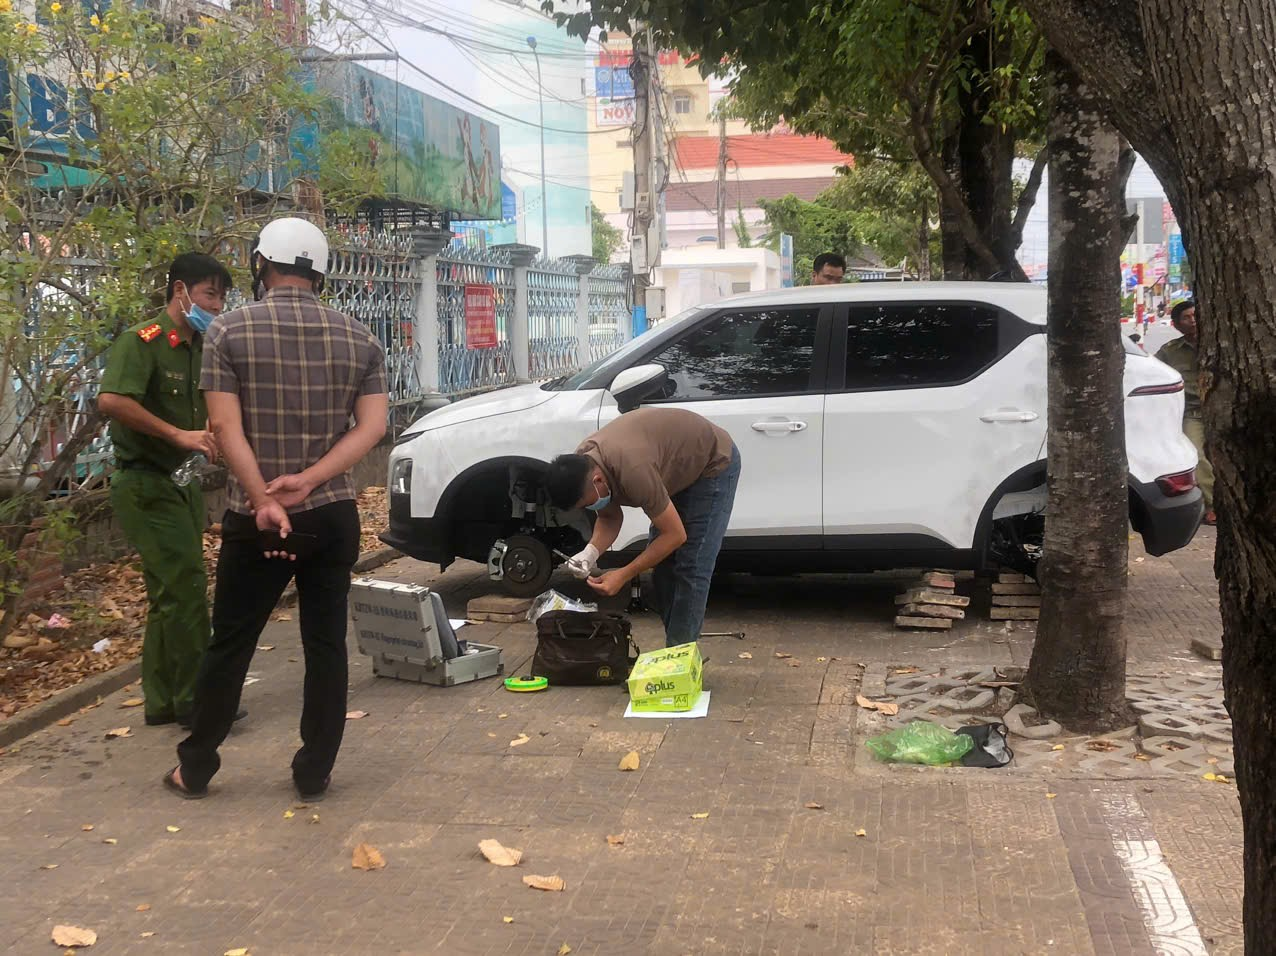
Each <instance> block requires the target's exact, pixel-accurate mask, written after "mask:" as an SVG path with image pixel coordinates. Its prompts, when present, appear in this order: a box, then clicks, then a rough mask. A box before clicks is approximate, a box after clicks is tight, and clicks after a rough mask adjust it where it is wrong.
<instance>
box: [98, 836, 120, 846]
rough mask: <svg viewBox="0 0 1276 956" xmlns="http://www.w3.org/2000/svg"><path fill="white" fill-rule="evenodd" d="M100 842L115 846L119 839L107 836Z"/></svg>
mask: <svg viewBox="0 0 1276 956" xmlns="http://www.w3.org/2000/svg"><path fill="white" fill-rule="evenodd" d="M102 842H103V843H105V844H106V845H107V846H115V844H117V843H119V842H120V841H119V840H117V839H115V837H107V838H106V839H105V840H103V841H102Z"/></svg>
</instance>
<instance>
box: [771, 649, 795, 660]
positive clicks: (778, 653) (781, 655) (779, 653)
mask: <svg viewBox="0 0 1276 956" xmlns="http://www.w3.org/2000/svg"><path fill="white" fill-rule="evenodd" d="M775 656H776V657H778V658H779V659H780V660H782V661H783V660H787V659H788V658H790V657H792V656H793V655H792V654H786V653H784V651H776V652H775Z"/></svg>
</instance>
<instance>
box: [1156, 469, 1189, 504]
mask: <svg viewBox="0 0 1276 956" xmlns="http://www.w3.org/2000/svg"><path fill="white" fill-rule="evenodd" d="M1156 486H1157V487H1158V488H1160V489H1161V493H1162V494H1163V495H1165V497H1167V498H1173V497H1175V496H1176V495H1185V494H1187V493H1188V492H1189V491H1191V490H1192V489H1193V488H1195V487H1196V469H1195V468H1192V469H1190V470H1189V471H1180V472H1179V473H1178V474H1177V475H1162V476H1161V477H1160V478H1158V479H1156Z"/></svg>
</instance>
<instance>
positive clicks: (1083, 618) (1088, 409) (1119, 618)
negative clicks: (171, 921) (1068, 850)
mask: <svg viewBox="0 0 1276 956" xmlns="http://www.w3.org/2000/svg"><path fill="white" fill-rule="evenodd" d="M1046 62H1047V72H1048V74H1049V76H1050V78H1051V80H1052V83H1053V97H1052V100H1053V102H1052V110H1051V119H1050V124H1049V131H1048V136H1049V143H1050V146H1049V148H1050V197H1049V202H1050V280H1051V281H1050V301H1049V309H1048V320H1047V321H1048V332H1049V336H1050V342H1049V350H1050V360H1049V369H1050V371H1049V385H1048V389H1049V402H1050V421H1049V431H1048V438H1047V444H1048V448H1049V452H1048V457H1047V473H1048V479H1047V483H1048V494H1049V497H1048V504H1047V511H1046V514H1047V517H1046V533H1045V543H1044V548H1043V556H1042V559H1041V563H1040V566H1039V568H1038V577H1039V578H1040V580H1041V583H1042V599H1041V622H1040V624H1039V625H1038V627H1037V640H1036V645H1035V646H1034V648H1033V652H1032V659H1031V661H1030V662H1029V665H1028V676H1027V678H1026V679H1025V685H1024V690H1025V691H1026V692H1027V694H1028V696H1029V697H1030V699H1031V700H1032V702H1033V704H1034V705H1035V706H1036V707H1037V709H1038V710H1039V711H1040V712H1041V713H1042V714H1044V715H1048V716H1050V717H1052V718H1054V719H1056V720H1059V721H1061V722H1062V723H1064V724H1066V725H1067V726H1069V727H1073V728H1077V729H1084V730H1111V729H1114V728H1115V727H1117V726H1121V725H1123V724H1125V723H1128V715H1129V708H1128V705H1127V703H1126V700H1125V632H1124V630H1123V618H1124V614H1125V596H1126V573H1127V561H1128V555H1127V535H1126V527H1127V521H1128V504H1127V491H1126V480H1127V474H1126V460H1125V418H1124V405H1123V394H1122V393H1123V388H1122V373H1123V370H1124V368H1125V353H1124V350H1123V349H1122V346H1121V326H1120V324H1118V323H1117V322H1116V321H1115V319H1114V317H1115V316H1116V315H1117V313H1118V309H1119V307H1120V300H1119V295H1120V293H1119V291H1118V290H1119V289H1120V282H1121V271H1120V259H1119V256H1120V249H1121V219H1122V216H1123V215H1124V211H1125V210H1124V203H1123V201H1122V190H1121V186H1120V179H1121V169H1120V153H1121V139H1120V137H1119V135H1118V134H1117V131H1116V129H1115V128H1113V127H1112V126H1109V125H1108V124H1107V123H1106V122H1105V121H1104V120H1102V119H1101V118H1100V117H1101V114H1100V113H1099V111H1098V109H1097V107H1096V103H1095V100H1094V92H1093V90H1092V89H1090V88H1088V87H1087V86H1086V85H1085V84H1084V83H1082V82H1081V80H1080V79H1079V78H1078V77H1077V75H1076V74H1075V73H1073V72H1072V70H1071V68H1069V67H1068V66H1067V65H1066V64H1065V63H1064V62H1063V61H1062V60H1061V59H1060V58H1059V57H1058V55H1057V54H1055V53H1053V52H1050V53H1048V54H1047V60H1046Z"/></svg>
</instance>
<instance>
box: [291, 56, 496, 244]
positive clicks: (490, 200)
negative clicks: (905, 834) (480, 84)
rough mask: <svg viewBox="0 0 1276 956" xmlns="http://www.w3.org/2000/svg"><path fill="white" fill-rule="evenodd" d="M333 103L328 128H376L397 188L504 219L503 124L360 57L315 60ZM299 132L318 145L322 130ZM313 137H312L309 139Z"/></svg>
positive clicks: (387, 172)
mask: <svg viewBox="0 0 1276 956" xmlns="http://www.w3.org/2000/svg"><path fill="white" fill-rule="evenodd" d="M313 69H314V72H313V74H312V78H313V83H314V86H315V88H316V89H318V90H319V91H320V92H322V93H325V94H326V95H327V97H328V99H329V101H330V104H331V109H329V110H328V112H327V115H326V116H325V117H324V118H323V119H321V121H320V130H321V131H322V132H323V133H331V132H333V131H334V130H347V131H352V132H354V133H355V136H354V140H355V142H356V144H357V143H358V140H359V136H358V133H359V131H361V130H366V131H368V132H369V133H371V134H373V135H370V136H369V137H368V139H367V145H366V147H365V148H366V150H367V152H368V153H369V154H370V157H371V159H372V162H373V164H374V165H376V166H377V167H378V168H379V169H380V172H381V179H382V181H383V182H384V183H385V185H386V188H387V191H388V193H389V195H391V196H392V197H394V198H397V199H401V200H404V201H405V202H413V203H420V204H421V205H423V206H431V207H433V208H435V209H442V210H447V211H450V212H452V213H455V214H457V217H458V218H463V219H500V218H501V180H500V170H501V132H500V127H498V126H497V125H496V124H495V123H490V122H488V121H486V120H483V119H480V118H479V117H477V116H475V115H474V114H472V113H467V112H465V111H464V110H461V109H457V108H456V107H455V106H452V105H451V104H449V103H444V102H443V101H442V100H436V99H435V98H434V97H432V96H427V95H426V94H424V93H422V92H421V91H420V90H416V89H413V88H412V87H410V86H406V85H404V84H402V83H398V82H396V81H395V80H393V79H391V78H390V77H387V76H382V75H381V74H380V73H374V72H373V71H371V70H368V69H365V68H364V67H362V66H359V65H358V64H356V63H348V62H347V63H323V64H316V65H315V66H314V68H313ZM310 134H311V135H309V136H305V135H303V136H302V137H299V140H300V142H299V145H301V146H302V147H303V148H304V147H310V148H314V147H315V146H316V145H317V140H318V136H317V135H315V131H314V130H311V131H310ZM306 140H309V142H306Z"/></svg>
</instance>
